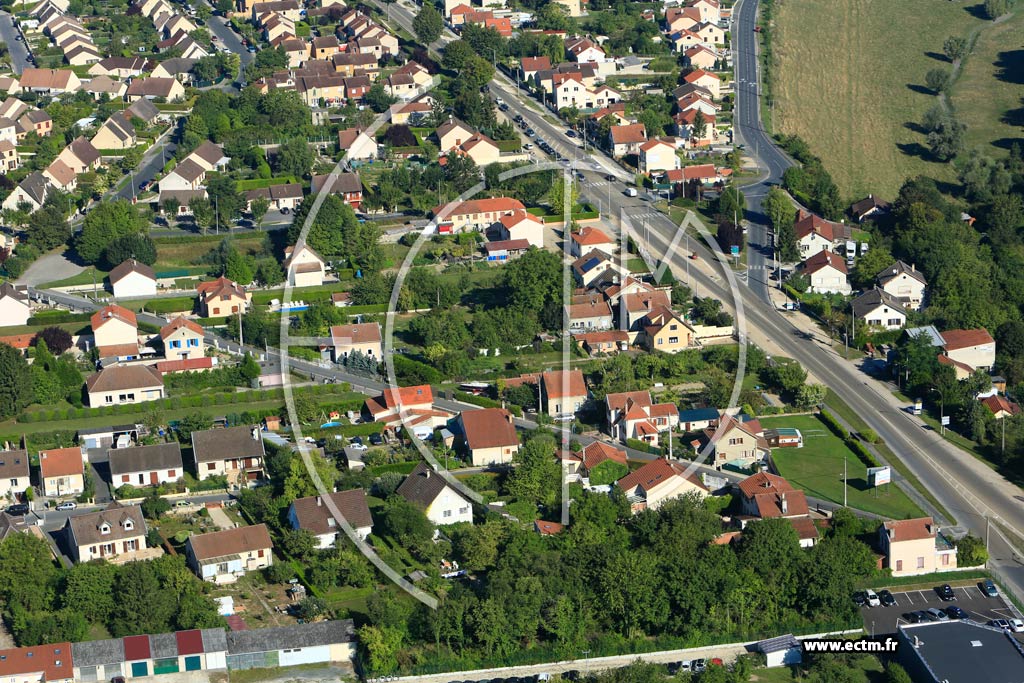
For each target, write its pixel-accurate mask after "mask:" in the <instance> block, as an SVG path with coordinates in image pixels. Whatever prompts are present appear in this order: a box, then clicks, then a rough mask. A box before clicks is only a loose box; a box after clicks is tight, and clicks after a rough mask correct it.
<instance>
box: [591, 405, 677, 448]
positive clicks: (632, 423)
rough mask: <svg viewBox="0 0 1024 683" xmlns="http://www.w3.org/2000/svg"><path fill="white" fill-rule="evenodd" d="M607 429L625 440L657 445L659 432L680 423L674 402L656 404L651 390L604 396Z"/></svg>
mask: <svg viewBox="0 0 1024 683" xmlns="http://www.w3.org/2000/svg"><path fill="white" fill-rule="evenodd" d="M604 403H605V421H606V423H607V424H608V432H609V433H610V434H611V435H612V436H613V437H615V438H617V439H618V440H619V441H621V442H622V443H626V442H627V440H629V439H636V440H638V441H643V442H645V443H647V444H650V445H652V446H658V435H659V433H661V432H667V431H671V430H672V429H673V428H674V427H675V426H676V425H678V424H679V409H678V408H677V407H676V405H675V404H674V403H654V401H653V400H652V399H651V392H649V391H626V392H622V393H616V394H608V395H607V396H605V399H604Z"/></svg>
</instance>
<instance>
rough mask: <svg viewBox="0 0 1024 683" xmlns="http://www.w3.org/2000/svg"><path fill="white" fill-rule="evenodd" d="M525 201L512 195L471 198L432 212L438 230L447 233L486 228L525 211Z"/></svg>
mask: <svg viewBox="0 0 1024 683" xmlns="http://www.w3.org/2000/svg"><path fill="white" fill-rule="evenodd" d="M525 209H526V207H525V206H523V203H522V202H520V201H519V200H518V199H513V198H511V197H492V198H490V199H469V200H466V201H463V202H457V203H451V204H442V205H441V206H437V207H434V209H433V211H432V213H433V216H434V220H435V221H436V222H437V232H438V233H440V234H442V235H446V234H451V233H455V232H462V231H463V230H467V229H470V230H486V229H487V228H488V227H490V226H491V225H493V224H494V223H495V222H497V221H500V220H501V218H502V216H506V215H508V214H512V213H515V212H516V211H524V210H525Z"/></svg>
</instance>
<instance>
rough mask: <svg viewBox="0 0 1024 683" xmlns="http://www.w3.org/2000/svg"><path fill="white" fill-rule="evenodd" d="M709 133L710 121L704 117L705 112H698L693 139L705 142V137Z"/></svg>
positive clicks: (694, 121)
mask: <svg viewBox="0 0 1024 683" xmlns="http://www.w3.org/2000/svg"><path fill="white" fill-rule="evenodd" d="M707 132H708V120H707V118H706V117H705V116H704V112H702V111H700V110H699V109H698V110H697V113H696V114H694V116H693V137H694V138H695V139H697V140H703V139H704V135H705V134H706V133H707Z"/></svg>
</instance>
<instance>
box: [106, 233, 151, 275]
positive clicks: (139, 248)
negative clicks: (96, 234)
mask: <svg viewBox="0 0 1024 683" xmlns="http://www.w3.org/2000/svg"><path fill="white" fill-rule="evenodd" d="M128 259H135V260H136V261H138V262H139V263H145V264H146V265H147V266H151V265H153V264H154V263H156V244H154V243H153V240H152V239H150V237H149V235H144V234H142V233H133V234H131V235H124V236H123V237H118V238H117V239H115V240H114V241H113V242H111V243H110V244H109V245H108V246H107V248H106V250H105V251H104V252H103V260H104V262H105V263H106V265H107V267H108V268H111V269H112V268H115V267H117V266H119V265H121V264H122V263H124V262H125V261H127V260H128Z"/></svg>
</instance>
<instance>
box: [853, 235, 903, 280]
mask: <svg viewBox="0 0 1024 683" xmlns="http://www.w3.org/2000/svg"><path fill="white" fill-rule="evenodd" d="M895 261H896V260H895V259H894V258H893V256H892V254H891V253H889V250H888V249H886V248H885V247H882V246H878V245H873V246H872V247H871V249H870V250H868V253H866V254H861V256H860V258H858V259H857V265H856V266H854V268H853V273H852V274H851V278H850V279H851V283H852V284H853V286H854V287H856V288H857V289H868V288H870V287H871V286H872V285H873V284H874V282H875V278H876V277H877V276H878V274H879V273H881V272H882V270H884V269H885V268H888V267H889V266H891V265H893V264H894V263H895Z"/></svg>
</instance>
